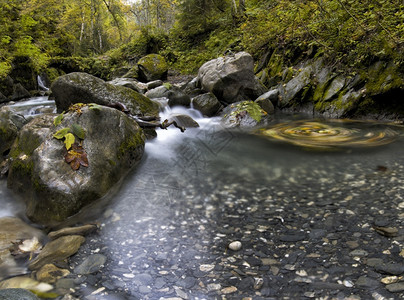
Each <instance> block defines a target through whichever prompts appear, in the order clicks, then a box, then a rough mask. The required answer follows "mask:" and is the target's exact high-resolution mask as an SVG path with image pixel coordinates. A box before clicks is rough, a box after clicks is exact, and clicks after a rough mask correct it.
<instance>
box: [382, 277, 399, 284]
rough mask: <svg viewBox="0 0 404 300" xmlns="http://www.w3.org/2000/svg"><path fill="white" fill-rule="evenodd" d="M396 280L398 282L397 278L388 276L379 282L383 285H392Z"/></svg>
mask: <svg viewBox="0 0 404 300" xmlns="http://www.w3.org/2000/svg"><path fill="white" fill-rule="evenodd" d="M398 280H399V278H398V277H397V276H388V277H384V278H382V279H381V280H380V281H381V283H384V284H392V283H396V282H397V281H398Z"/></svg>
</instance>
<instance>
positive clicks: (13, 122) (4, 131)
mask: <svg viewBox="0 0 404 300" xmlns="http://www.w3.org/2000/svg"><path fill="white" fill-rule="evenodd" d="M25 122H26V121H25V119H24V117H23V116H21V115H19V114H17V113H16V112H15V111H14V110H13V109H12V108H10V107H8V106H3V107H1V108H0V163H1V162H2V161H3V156H4V154H6V153H7V152H8V150H9V149H10V148H11V145H12V144H13V142H14V140H15V138H16V137H17V133H18V131H19V130H20V129H21V127H22V126H23V125H24V124H25Z"/></svg>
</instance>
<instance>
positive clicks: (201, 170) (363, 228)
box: [0, 99, 404, 300]
mask: <svg viewBox="0 0 404 300" xmlns="http://www.w3.org/2000/svg"><path fill="white" fill-rule="evenodd" d="M37 101H38V102H39V103H41V101H42V102H44V103H42V104H41V105H43V104H45V106H47V109H51V108H52V103H51V102H48V100H46V99H41V100H37ZM31 104H32V102H31ZM19 107H21V109H22V110H23V111H24V112H23V113H24V115H32V114H33V113H36V112H38V108H32V107H30V105H27V107H28V108H27V107H25V106H24V105H21V104H20V106H19ZM40 110H43V109H42V108H41V109H40ZM171 112H175V113H186V114H189V115H191V116H192V117H193V118H194V119H195V120H196V121H197V122H198V123H199V124H200V127H199V128H193V129H187V130H186V131H185V133H181V132H180V131H179V130H178V129H177V128H169V129H167V130H158V137H157V138H156V139H155V140H152V141H148V142H147V143H146V147H145V155H144V157H143V159H142V161H141V163H140V164H139V165H138V167H137V168H136V169H135V170H134V171H133V172H132V173H130V175H129V176H128V177H127V178H126V180H125V181H124V182H123V184H122V186H121V188H120V190H119V191H118V192H117V194H116V195H115V196H114V197H113V199H112V201H111V203H110V204H109V205H108V207H107V208H106V209H105V210H104V211H103V213H102V214H101V215H99V216H98V217H96V218H95V219H93V220H91V221H95V222H98V223H99V225H100V230H99V231H98V232H96V233H93V234H91V235H90V236H88V237H87V241H86V242H85V244H84V245H83V246H82V247H81V249H80V250H79V252H78V253H77V254H76V255H75V256H73V257H72V258H71V259H70V265H71V267H72V268H74V267H75V266H77V265H79V264H80V263H81V262H82V261H83V260H84V259H85V258H86V257H88V256H90V255H91V254H95V253H98V254H102V255H104V256H106V258H107V260H106V263H105V265H104V267H103V268H102V269H101V270H100V271H99V272H97V273H95V274H91V275H86V276H84V275H83V276H79V277H77V278H76V277H74V276H72V277H71V278H67V279H70V282H69V281H68V280H66V281H65V282H64V286H61V287H60V288H62V289H63V288H65V289H66V292H69V293H72V290H71V289H73V291H74V292H73V295H74V296H76V297H78V298H79V299H97V300H98V299H301V298H304V299H306V298H316V299H320V298H319V297H329V299H331V298H332V297H334V298H333V299H344V297H349V296H352V295H353V296H358V297H360V298H352V299H398V298H396V297H401V296H403V292H398V293H397V292H391V291H390V290H389V289H386V286H385V284H383V283H381V279H382V278H383V277H385V276H386V275H385V274H382V273H380V272H378V271H377V268H376V271H375V264H371V263H369V262H370V261H373V262H375V261H376V260H378V262H379V263H385V264H387V263H402V256H401V254H400V253H401V250H402V249H404V247H403V240H404V229H403V228H404V224H403V222H404V190H403V189H404V152H403V149H404V139H403V131H402V130H403V129H402V128H401V127H399V126H390V125H386V126H385V127H384V125H383V126H381V125H380V124H378V125H377V126H376V128H377V130H379V131H378V132H377V133H376V134H374V135H372V130H373V129H374V128H373V125H369V124H368V123H365V122H363V123H362V122H353V123H349V124H345V125H344V124H342V123H338V125H337V126H338V130H339V131H342V132H345V133H346V132H347V131H352V132H354V133H355V134H357V133H358V132H362V131H363V132H364V134H363V137H365V138H366V141H365V142H363V143H359V144H355V145H352V146H347V145H348V144H347V143H345V142H346V140H343V141H342V146H341V147H334V144H333V143H332V142H329V141H328V142H327V141H325V143H326V144H328V145H329V146H330V145H331V147H322V148H318V147H314V148H313V147H311V146H312V145H307V144H303V145H302V144H301V143H297V144H296V143H294V144H291V143H288V142H287V138H286V137H285V131H282V133H279V126H278V127H275V128H277V130H278V132H277V133H276V134H273V132H272V135H273V136H274V135H282V139H281V140H279V139H274V138H271V137H268V136H261V135H258V134H255V132H254V133H253V132H249V131H243V130H240V129H227V128H225V127H223V126H222V125H221V123H220V122H219V119H216V118H211V119H207V118H203V117H202V116H201V115H200V114H199V113H198V112H197V111H194V110H189V109H185V108H180V107H179V108H173V109H172V111H171ZM165 114H167V111H166V112H165ZM164 116H165V115H163V118H162V119H164ZM305 119H306V118H305V117H304V116H295V115H293V116H283V115H282V116H277V119H276V121H274V125H275V124H282V123H284V122H286V123H287V124H290V122H297V123H296V124H297V125H296V126H297V127H298V130H294V129H293V130H292V131H290V130H289V129H290V128H289V129H288V130H289V131H290V132H289V131H288V132H289V133H291V135H294V134H296V132H297V131H305V132H304V133H303V135H306V136H307V134H310V133H307V130H312V129H310V128H309V129H308V128H307V126H306V125H307V124H305V123H304V122H303V123H302V121H301V120H305ZM309 122H312V121H309ZM319 122H322V123H327V122H323V121H319ZM328 124H330V123H328ZM332 125H333V126H334V125H335V124H332ZM310 126H317V125H316V124H314V125H313V123H310ZM341 128H344V129H343V130H342V129H341ZM380 128H382V129H380ZM384 128H386V129H384ZM315 130H317V133H318V132H319V133H320V134H324V133H325V134H331V135H333V134H334V133H335V131H333V130H331V129H329V128H328V127H327V128H326V129H324V128H320V129H318V128H317V127H315ZM380 130H381V131H383V132H384V131H386V132H387V134H383V133H382V134H380ZM317 133H316V134H317ZM295 138H296V137H295ZM295 138H293V139H294V140H296V139H295ZM384 138H387V140H386V142H385V144H384V141H385V140H384ZM380 140H382V141H383V142H380ZM333 141H334V140H333ZM375 141H376V142H377V141H378V142H380V143H379V144H377V145H378V146H374V147H370V146H369V145H370V144H371V143H373V142H375ZM344 143H345V144H344ZM382 144H383V145H382ZM0 205H1V210H0V216H5V215H16V214H18V213H20V212H21V208H20V207H17V206H15V203H14V202H13V196H12V194H11V193H10V192H9V191H8V190H7V189H6V183H5V181H4V180H3V181H0ZM375 226H381V227H394V228H397V229H398V234H397V235H396V237H394V238H392V237H387V236H384V235H382V234H379V233H378V232H376V231H375V229H374V228H375ZM233 241H240V242H241V244H242V247H241V249H240V250H238V251H233V250H231V249H229V248H228V245H229V244H230V243H231V242H233ZM359 250H360V251H359ZM355 251H356V252H355ZM378 296H380V297H381V298H377V297H378ZM243 297H247V298H243ZM248 297H251V298H248ZM321 299H326V298H321Z"/></svg>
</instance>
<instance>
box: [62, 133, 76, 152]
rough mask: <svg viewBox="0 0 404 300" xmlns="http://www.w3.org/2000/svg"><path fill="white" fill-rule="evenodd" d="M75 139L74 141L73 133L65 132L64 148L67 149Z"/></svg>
mask: <svg viewBox="0 0 404 300" xmlns="http://www.w3.org/2000/svg"><path fill="white" fill-rule="evenodd" d="M75 141H76V139H75V137H74V135H73V134H71V133H68V134H66V135H65V141H64V143H65V145H66V149H67V150H69V149H70V148H71V147H72V145H73V144H74V142H75Z"/></svg>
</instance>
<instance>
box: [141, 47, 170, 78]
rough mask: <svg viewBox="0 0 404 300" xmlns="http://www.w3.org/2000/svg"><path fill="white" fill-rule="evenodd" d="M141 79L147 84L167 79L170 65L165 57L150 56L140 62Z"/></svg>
mask: <svg viewBox="0 0 404 300" xmlns="http://www.w3.org/2000/svg"><path fill="white" fill-rule="evenodd" d="M137 64H138V67H139V79H140V80H144V81H146V82H149V81H153V80H158V79H162V80H164V79H167V72H168V64H167V62H166V60H165V59H164V57H162V56H161V55H158V54H149V55H146V56H144V57H142V58H141V59H140V60H139V61H138V63H137Z"/></svg>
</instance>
